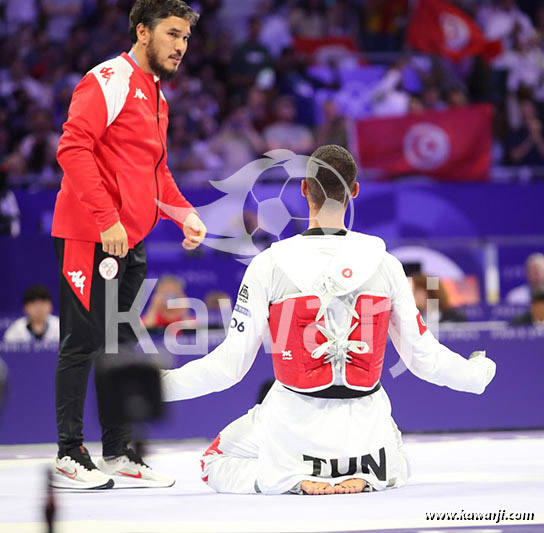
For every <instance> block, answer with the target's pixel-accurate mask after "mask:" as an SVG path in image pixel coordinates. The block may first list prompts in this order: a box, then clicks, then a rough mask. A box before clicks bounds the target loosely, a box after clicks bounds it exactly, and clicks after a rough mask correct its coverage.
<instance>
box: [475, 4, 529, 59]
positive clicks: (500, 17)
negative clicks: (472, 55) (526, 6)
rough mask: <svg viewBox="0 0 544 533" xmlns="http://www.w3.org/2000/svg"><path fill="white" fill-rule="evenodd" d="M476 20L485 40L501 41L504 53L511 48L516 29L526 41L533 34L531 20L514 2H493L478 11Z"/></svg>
mask: <svg viewBox="0 0 544 533" xmlns="http://www.w3.org/2000/svg"><path fill="white" fill-rule="evenodd" d="M476 20H477V22H478V23H479V25H480V26H481V27H482V29H483V30H484V34H485V36H486V37H487V39H489V40H491V41H493V40H500V41H502V44H503V50H505V51H506V50H510V49H511V48H512V46H513V41H514V35H515V33H516V31H518V28H519V31H521V32H522V34H523V35H525V36H526V37H527V38H528V39H529V38H532V37H533V36H534V34H535V29H534V26H533V23H532V22H531V19H530V18H529V17H528V16H527V15H526V14H525V13H523V12H522V11H521V10H520V9H519V7H518V6H517V5H516V2H515V0H493V1H492V3H491V5H484V6H482V7H481V8H480V9H479V11H478V14H477V17H476Z"/></svg>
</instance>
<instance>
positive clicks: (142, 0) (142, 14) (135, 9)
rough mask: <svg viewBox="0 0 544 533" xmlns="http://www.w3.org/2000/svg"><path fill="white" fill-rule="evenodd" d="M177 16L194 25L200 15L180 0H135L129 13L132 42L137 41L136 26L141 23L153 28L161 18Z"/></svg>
mask: <svg viewBox="0 0 544 533" xmlns="http://www.w3.org/2000/svg"><path fill="white" fill-rule="evenodd" d="M168 17H179V18H182V19H185V20H187V21H189V23H190V25H191V26H194V25H195V24H196V23H197V22H198V19H199V18H200V15H199V14H198V13H197V12H196V11H194V10H193V8H192V7H190V6H188V5H187V4H186V3H185V2H183V1H182V0H136V2H135V3H134V5H133V6H132V9H131V10H130V15H129V33H130V39H131V41H132V42H133V43H136V42H137V41H138V36H137V34H136V28H137V26H138V24H140V23H142V24H143V25H144V26H147V27H148V28H149V29H150V30H153V29H154V28H155V26H157V24H159V23H160V22H161V20H164V19H167V18H168Z"/></svg>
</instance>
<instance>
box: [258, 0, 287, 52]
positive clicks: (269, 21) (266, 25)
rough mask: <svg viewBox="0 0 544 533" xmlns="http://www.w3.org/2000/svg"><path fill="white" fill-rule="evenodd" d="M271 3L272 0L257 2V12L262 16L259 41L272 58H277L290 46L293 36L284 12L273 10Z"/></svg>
mask: <svg viewBox="0 0 544 533" xmlns="http://www.w3.org/2000/svg"><path fill="white" fill-rule="evenodd" d="M272 4H273V1H272V0H261V2H260V4H259V14H260V15H261V17H262V25H261V29H260V31H259V42H260V43H261V44H262V45H263V46H264V47H265V48H266V49H267V50H268V52H269V54H270V56H271V57H272V58H278V57H280V56H281V53H282V52H283V50H285V48H288V47H289V46H291V44H292V42H293V37H292V36H291V29H290V28H289V23H288V21H287V19H286V17H285V13H280V12H274V10H273V5H272Z"/></svg>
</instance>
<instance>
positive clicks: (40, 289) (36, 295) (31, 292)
mask: <svg viewBox="0 0 544 533" xmlns="http://www.w3.org/2000/svg"><path fill="white" fill-rule="evenodd" d="M38 300H46V301H48V302H50V301H51V293H50V292H49V289H48V288H47V287H46V286H45V285H32V287H29V288H28V289H27V290H26V291H25V293H24V295H23V305H26V304H29V303H31V302H36V301H38Z"/></svg>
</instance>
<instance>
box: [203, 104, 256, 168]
mask: <svg viewBox="0 0 544 533" xmlns="http://www.w3.org/2000/svg"><path fill="white" fill-rule="evenodd" d="M208 148H209V151H210V152H211V153H213V154H216V155H217V156H219V157H220V158H221V159H222V161H223V168H224V170H226V171H233V170H239V169H240V168H242V167H243V166H244V165H246V164H247V163H249V162H250V161H253V160H254V159H255V158H256V157H257V156H260V155H261V154H263V153H264V152H265V151H266V145H265V143H264V141H263V138H262V137H261V135H260V134H259V133H258V132H257V131H256V130H255V128H254V127H253V124H252V123H251V120H250V117H249V113H248V110H247V108H245V107H239V108H238V109H236V110H235V111H234V112H233V113H232V114H231V115H230V117H229V118H228V119H227V120H226V121H225V123H224V125H223V127H222V128H221V130H220V131H219V133H218V134H217V135H215V136H214V137H213V138H212V139H211V141H210V143H209V145H208Z"/></svg>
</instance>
